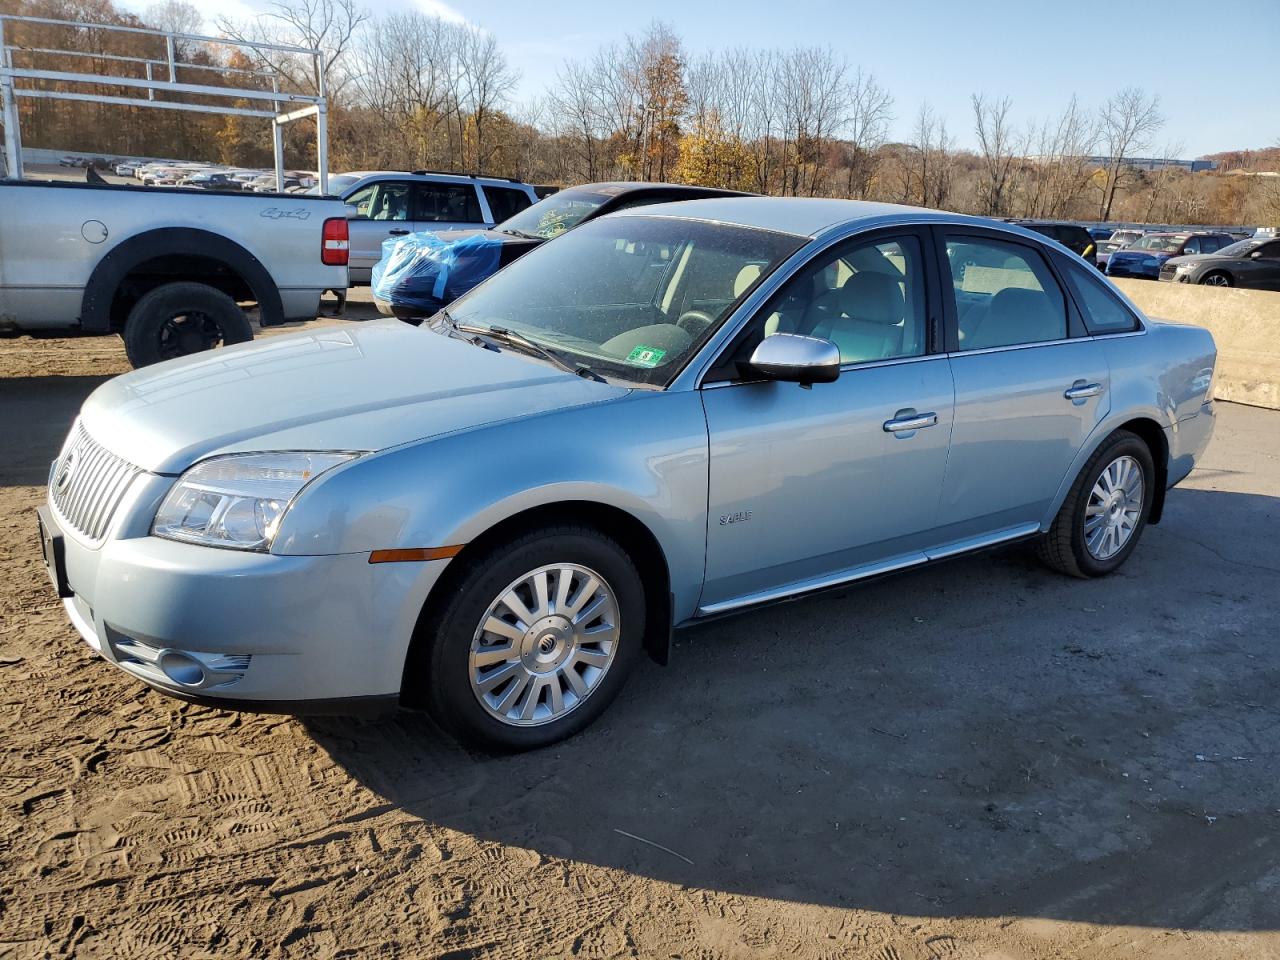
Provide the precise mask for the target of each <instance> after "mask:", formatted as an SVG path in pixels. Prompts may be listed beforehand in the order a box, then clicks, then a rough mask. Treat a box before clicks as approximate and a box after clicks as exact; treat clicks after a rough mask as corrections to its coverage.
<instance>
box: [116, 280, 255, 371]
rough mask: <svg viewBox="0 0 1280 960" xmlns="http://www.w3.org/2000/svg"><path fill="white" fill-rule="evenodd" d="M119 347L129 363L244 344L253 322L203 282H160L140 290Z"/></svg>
mask: <svg viewBox="0 0 1280 960" xmlns="http://www.w3.org/2000/svg"><path fill="white" fill-rule="evenodd" d="M122 336H123V337H124V350H125V353H126V354H127V355H128V357H129V362H130V363H132V364H133V365H134V366H135V367H146V366H150V365H151V364H153V363H159V362H160V361H162V360H172V359H174V358H175V357H185V356H187V355H189V354H192V353H199V352H201V351H203V350H212V349H213V348H214V347H219V346H229V345H230V344H233V343H246V342H248V341H250V340H252V339H253V327H252V326H251V325H250V323H249V318H248V317H246V316H245V314H244V311H243V310H241V309H240V307H239V305H238V304H237V303H236V302H235V301H234V300H232V299H231V298H230V297H229V296H227V295H226V294H225V293H223V292H222V291H221V290H217V289H215V288H213V287H211V286H209V285H208V284H204V283H191V282H186V281H183V282H178V283H166V284H164V285H163V286H159V287H156V288H155V289H154V290H151V291H149V292H148V293H146V294H144V295H143V296H142V297H141V298H140V299H139V300H138V302H137V303H135V304H134V305H133V309H132V310H130V311H129V317H128V319H127V320H125V324H124V333H123V334H122Z"/></svg>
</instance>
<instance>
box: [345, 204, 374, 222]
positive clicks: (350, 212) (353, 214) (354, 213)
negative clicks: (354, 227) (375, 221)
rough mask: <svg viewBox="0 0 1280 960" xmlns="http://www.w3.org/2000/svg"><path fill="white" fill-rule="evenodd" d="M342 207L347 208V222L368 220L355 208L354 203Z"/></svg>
mask: <svg viewBox="0 0 1280 960" xmlns="http://www.w3.org/2000/svg"><path fill="white" fill-rule="evenodd" d="M343 206H345V207H346V208H347V219H348V220H367V219H368V218H367V217H366V216H365V215H364V214H363V213H361V212H360V208H359V207H357V206H356V205H355V204H354V203H347V204H343Z"/></svg>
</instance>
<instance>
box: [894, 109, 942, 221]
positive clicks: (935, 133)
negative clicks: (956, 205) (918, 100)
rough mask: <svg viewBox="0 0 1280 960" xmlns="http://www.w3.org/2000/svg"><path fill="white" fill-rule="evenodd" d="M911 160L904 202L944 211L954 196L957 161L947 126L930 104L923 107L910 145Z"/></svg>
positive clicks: (918, 115) (907, 171)
mask: <svg viewBox="0 0 1280 960" xmlns="http://www.w3.org/2000/svg"><path fill="white" fill-rule="evenodd" d="M909 146H910V149H911V159H910V162H909V164H907V165H906V166H905V167H904V171H905V172H904V179H903V195H904V197H903V198H904V199H911V200H914V201H915V202H916V203H918V204H920V205H921V206H922V207H944V206H946V203H947V199H948V198H949V197H950V195H951V176H952V171H953V166H954V160H953V158H952V156H951V135H950V134H949V133H948V132H947V122H946V121H945V120H943V119H942V118H941V117H939V116H938V115H937V114H936V113H935V112H934V110H933V108H932V107H931V106H929V104H928V103H922V104H921V105H920V111H919V112H918V113H917V114H916V121H915V126H914V127H913V139H912V141H911V143H910V145H909Z"/></svg>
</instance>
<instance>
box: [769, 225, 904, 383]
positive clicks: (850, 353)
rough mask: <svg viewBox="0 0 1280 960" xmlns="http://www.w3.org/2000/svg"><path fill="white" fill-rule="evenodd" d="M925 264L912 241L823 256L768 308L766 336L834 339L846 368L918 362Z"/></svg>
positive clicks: (868, 245) (893, 241) (864, 243)
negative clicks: (900, 360) (897, 361)
mask: <svg viewBox="0 0 1280 960" xmlns="http://www.w3.org/2000/svg"><path fill="white" fill-rule="evenodd" d="M924 291H925V283H924V262H923V258H922V256H921V252H920V241H919V240H917V239H916V238H915V237H913V236H907V237H895V238H892V239H886V240H877V241H873V242H869V241H865V240H864V241H860V242H855V243H854V244H852V245H845V246H841V247H839V248H838V249H836V250H835V251H833V252H828V253H822V254H818V256H817V257H815V258H814V260H813V261H812V262H811V263H810V264H809V265H808V266H806V267H804V268H802V269H801V270H800V271H799V272H798V273H797V274H796V276H794V277H793V278H792V279H791V280H789V281H787V284H786V286H784V287H783V288H782V289H781V290H780V291H779V292H778V293H777V294H776V295H775V296H774V298H773V300H772V301H770V303H769V304H768V305H766V306H765V308H764V310H763V311H762V314H761V320H760V322H761V323H762V324H763V327H762V329H761V330H760V335H761V336H769V335H770V334H774V333H799V334H803V335H805V336H810V337H821V338H822V339H824V340H830V341H831V342H832V343H834V344H835V345H836V346H837V347H839V348H840V362H841V363H870V362H873V361H876V360H893V359H897V358H900V357H918V356H920V355H922V354H923V353H924V352H925V349H926V346H927V337H926V323H925V317H926V315H927V313H926V310H925V293H924Z"/></svg>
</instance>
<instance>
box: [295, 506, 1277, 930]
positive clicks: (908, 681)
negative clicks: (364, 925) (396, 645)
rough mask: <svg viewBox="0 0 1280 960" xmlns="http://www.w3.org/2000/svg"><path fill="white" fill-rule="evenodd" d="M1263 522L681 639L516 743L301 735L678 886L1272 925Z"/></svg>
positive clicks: (1180, 516) (856, 594)
mask: <svg viewBox="0 0 1280 960" xmlns="http://www.w3.org/2000/svg"><path fill="white" fill-rule="evenodd" d="M1278 505H1280V501H1277V500H1276V499H1274V498H1270V497H1262V496H1252V495H1245V494H1229V493H1221V492H1208V491H1200V490H1180V491H1177V492H1175V493H1174V494H1172V495H1171V497H1170V503H1169V508H1168V510H1167V512H1166V516H1165V521H1164V523H1163V524H1162V525H1160V526H1159V527H1155V528H1151V529H1149V530H1148V532H1147V535H1146V537H1145V538H1144V541H1143V542H1142V543H1141V544H1140V547H1139V549H1138V551H1137V552H1136V554H1135V556H1134V557H1133V558H1132V559H1131V560H1130V562H1129V563H1128V564H1127V565H1126V567H1125V568H1124V569H1123V570H1122V571H1120V572H1119V573H1117V574H1116V575H1114V576H1112V577H1110V578H1107V579H1104V580H1100V581H1089V582H1085V581H1077V580H1070V579H1067V578H1063V577H1060V576H1057V575H1055V574H1052V573H1050V572H1048V571H1047V570H1045V569H1043V568H1042V567H1040V566H1039V564H1038V563H1037V561H1036V559H1035V557H1034V555H1033V554H1032V552H1031V551H1029V550H1027V549H1026V548H1011V549H1005V550H1001V551H996V552H991V553H987V554H983V555H980V556H976V557H970V558H966V559H961V560H957V561H953V562H950V563H947V564H944V565H940V566H937V567H934V568H931V569H927V570H922V571H918V572H915V573H910V574H906V575H903V576H899V577H897V578H893V579H887V580H883V581H880V582H877V583H873V584H868V585H866V586H863V587H860V588H854V589H849V590H846V591H845V592H843V593H842V594H834V595H832V594H828V595H825V596H821V597H817V598H812V599H807V600H804V601H800V602H796V603H792V604H787V605H784V606H778V607H773V608H770V609H767V610H762V611H758V612H755V613H752V614H748V615H746V616H742V617H738V618H736V619H732V620H725V621H721V622H719V623H715V624H711V625H708V626H705V627H700V628H697V629H696V630H691V631H686V632H683V633H681V634H678V635H677V636H678V645H677V647H676V649H675V650H674V653H673V658H672V664H671V666H669V667H667V668H665V669H664V668H659V667H656V666H654V665H652V664H649V663H645V664H643V665H641V666H640V668H639V669H638V670H637V671H636V673H635V675H634V676H633V677H632V678H631V681H630V683H629V685H628V687H627V688H626V690H625V691H624V693H623V695H622V696H621V697H620V699H619V700H618V701H617V702H616V703H615V704H614V705H613V706H612V708H611V709H610V710H609V711H608V712H607V713H606V714H605V716H604V717H603V718H602V719H601V720H600V721H599V722H598V723H597V724H596V725H595V726H593V727H592V728H590V729H588V730H587V731H586V732H585V733H583V734H581V735H579V736H578V737H576V738H574V739H572V740H570V741H567V742H564V743H562V744H559V745H557V746H554V747H551V748H548V749H545V750H541V751H537V752H533V753H529V754H525V755H520V756H508V757H489V756H483V755H479V754H473V753H470V752H468V751H466V750H463V749H461V748H459V747H457V746H454V745H453V744H452V743H451V742H449V741H448V740H447V738H446V737H445V735H444V734H443V733H441V732H440V731H439V730H438V729H436V728H435V727H434V725H433V724H432V723H431V722H430V721H429V720H428V719H426V718H425V717H421V716H418V715H410V714H402V715H399V716H396V717H393V718H389V719H386V720H382V721H353V720H342V719H335V718H328V719H313V720H308V721H307V724H308V727H309V729H310V731H311V732H312V734H313V736H314V737H315V739H316V741H317V742H318V743H319V744H320V745H321V746H322V748H323V749H325V750H326V751H327V752H328V753H329V754H330V755H331V756H332V757H333V758H334V759H335V760H336V761H337V762H338V763H339V764H340V765H342V766H343V767H344V768H345V769H346V770H347V771H349V772H350V774H351V775H352V776H353V777H355V778H357V779H358V780H360V781H361V782H363V783H364V784H366V785H367V786H369V787H370V788H371V789H373V790H374V791H376V792H378V793H379V794H381V795H382V796H384V797H386V798H387V800H388V801H390V802H391V803H393V804H395V805H398V806H399V807H401V808H403V809H404V810H406V811H408V812H410V813H412V814H414V815H415V816H417V817H420V818H422V819H423V820H426V821H430V822H433V823H436V824H440V825H444V826H446V827H449V828H452V829H455V830H459V831H464V832H466V833H468V834H472V835H475V836H477V837H480V838H482V839H489V840H496V841H500V842H502V843H504V844H511V845H515V846H518V847H523V848H528V849H530V850H534V851H537V852H538V853H541V854H544V855H547V856H555V857H563V858H570V859H574V860H581V861H587V862H591V863H595V864H599V865H605V866H609V867H615V868H619V869H622V870H627V871H631V872H634V873H637V874H642V875H646V876H650V877H654V878H657V879H660V880H664V881H669V882H671V883H674V884H683V885H689V886H694V887H703V888H714V889H718V890H727V891H732V892H736V893H743V894H749V895H754V896H760V897H773V898H784V899H788V900H794V901H802V902H807V903H816V904H826V905H834V906H840V907H856V908H862V909H870V910H877V911H882V912H889V913H903V914H913V915H920V914H936V915H946V916H957V915H972V916H1037V917H1052V918H1058V919H1066V920H1078V921H1088V922H1092V923H1102V924H1126V925H1141V926H1162V927H1163V926H1172V927H1183V928H1204V929H1218V930H1226V929H1234V930H1256V929H1277V928H1280V901H1277V899H1276V897H1275V895H1274V889H1275V883H1276V881H1277V877H1278V874H1277V870H1276V867H1275V864H1276V863H1277V861H1278V860H1280V830H1278V829H1277V825H1278V821H1280V810H1277V807H1278V806H1280V803H1277V794H1276V786H1275V784H1276V783H1277V780H1278V776H1277V775H1278V774H1280V764H1278V763H1277V750H1276V747H1275V744H1276V743H1277V741H1280V719H1278V714H1277V712H1276V710H1275V695H1274V691H1275V690H1276V689H1277V683H1278V681H1280V653H1278V652H1277V650H1276V647H1275V644H1274V642H1273V638H1274V623H1275V622H1277V620H1276V618H1277V613H1278V612H1280V611H1278V610H1277V607H1278V606H1280V602H1278V601H1277V597H1278V596H1280V590H1277V589H1276V588H1277V587H1280V563H1278V562H1277V561H1276V559H1275V551H1274V548H1273V547H1272V546H1270V545H1268V544H1263V543H1260V542H1259V540H1258V538H1257V537H1252V538H1251V533H1252V531H1254V530H1256V529H1258V528H1259V526H1260V525H1261V524H1262V523H1264V522H1270V523H1272V524H1274V518H1275V516H1276V508H1277V506H1278ZM1205 517H1214V518H1216V520H1217V522H1216V523H1214V524H1212V525H1211V524H1206V523H1204V520H1203V518H1205ZM664 848H665V849H664Z"/></svg>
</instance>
